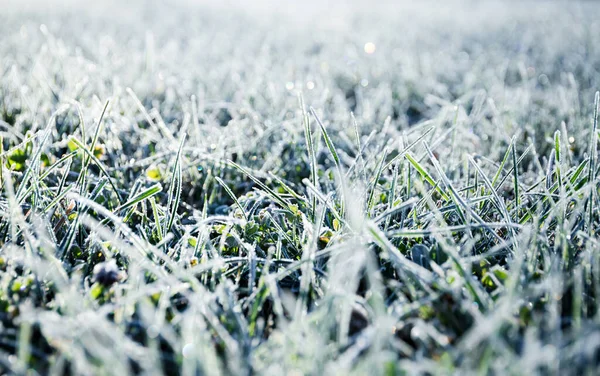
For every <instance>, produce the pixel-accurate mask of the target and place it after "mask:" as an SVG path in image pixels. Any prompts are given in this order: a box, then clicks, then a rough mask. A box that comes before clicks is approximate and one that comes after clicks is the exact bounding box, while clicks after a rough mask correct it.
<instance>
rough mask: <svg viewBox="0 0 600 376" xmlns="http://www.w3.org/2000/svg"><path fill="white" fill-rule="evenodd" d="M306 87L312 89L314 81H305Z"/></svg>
mask: <svg viewBox="0 0 600 376" xmlns="http://www.w3.org/2000/svg"><path fill="white" fill-rule="evenodd" d="M306 88H307V89H308V90H312V89H314V88H315V83H314V82H312V81H308V82H307V83H306Z"/></svg>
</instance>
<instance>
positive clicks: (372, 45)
mask: <svg viewBox="0 0 600 376" xmlns="http://www.w3.org/2000/svg"><path fill="white" fill-rule="evenodd" d="M376 48H377V47H375V43H373V42H367V43H365V52H366V53H368V54H369V55H370V54H372V53H374V52H375V49H376Z"/></svg>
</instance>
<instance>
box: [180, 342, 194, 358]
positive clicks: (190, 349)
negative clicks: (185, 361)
mask: <svg viewBox="0 0 600 376" xmlns="http://www.w3.org/2000/svg"><path fill="white" fill-rule="evenodd" d="M181 353H182V354H183V357H184V358H189V357H191V356H192V355H193V353H194V344H192V343H188V344H186V345H185V346H183V349H182V350H181Z"/></svg>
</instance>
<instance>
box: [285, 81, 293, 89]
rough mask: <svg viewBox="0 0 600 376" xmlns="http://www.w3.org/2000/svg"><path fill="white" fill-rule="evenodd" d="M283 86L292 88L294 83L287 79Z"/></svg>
mask: <svg viewBox="0 0 600 376" xmlns="http://www.w3.org/2000/svg"><path fill="white" fill-rule="evenodd" d="M285 88H286V89H288V90H292V89H293V88H294V83H293V82H292V81H288V82H286V83H285Z"/></svg>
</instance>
